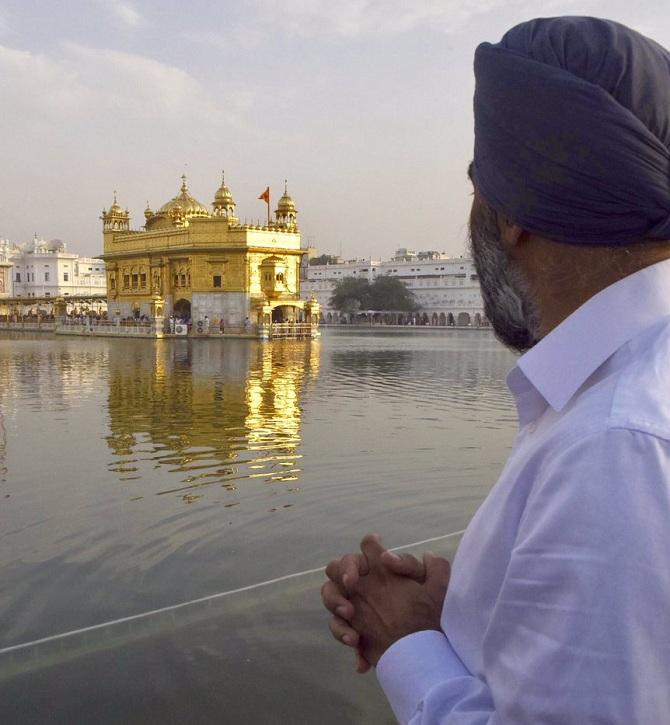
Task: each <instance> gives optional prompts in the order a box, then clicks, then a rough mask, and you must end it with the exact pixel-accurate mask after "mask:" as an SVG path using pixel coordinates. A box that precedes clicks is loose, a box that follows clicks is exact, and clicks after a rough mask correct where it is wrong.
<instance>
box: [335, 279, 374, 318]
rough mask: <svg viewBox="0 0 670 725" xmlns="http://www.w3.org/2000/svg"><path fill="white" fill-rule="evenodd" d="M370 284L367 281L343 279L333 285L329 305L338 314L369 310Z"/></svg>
mask: <svg viewBox="0 0 670 725" xmlns="http://www.w3.org/2000/svg"><path fill="white" fill-rule="evenodd" d="M369 303H370V283H369V282H368V281H367V279H357V278H356V277H345V278H344V279H341V280H339V282H337V284H336V285H335V289H334V290H333V293H332V295H331V296H330V304H331V306H332V307H334V308H335V309H336V310H339V311H340V312H356V311H357V310H369V309H370V305H369Z"/></svg>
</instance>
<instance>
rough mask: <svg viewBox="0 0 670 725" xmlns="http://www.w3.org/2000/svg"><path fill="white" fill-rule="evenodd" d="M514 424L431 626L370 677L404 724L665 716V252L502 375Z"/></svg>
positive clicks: (668, 419)
mask: <svg viewBox="0 0 670 725" xmlns="http://www.w3.org/2000/svg"><path fill="white" fill-rule="evenodd" d="M508 385H509V388H510V390H511V391H512V393H513V395H514V398H515V400H516V405H517V410H518V414H519V423H520V428H519V433H518V436H517V439H516V442H515V445H514V448H513V450H512V453H511V454H510V457H509V459H508V461H507V463H506V465H505V468H504V469H503V472H502V474H501V476H500V479H499V480H498V482H497V483H496V485H495V486H494V487H493V489H492V490H491V493H490V494H489V496H488V497H487V498H486V500H485V501H484V503H483V504H482V506H481V507H480V509H479V511H478V512H477V514H476V515H475V517H474V518H473V520H472V522H471V523H470V525H469V527H468V529H467V531H466V533H465V535H464V536H463V540H462V542H461V544H460V547H459V550H458V554H457V556H456V559H455V561H454V566H453V572H452V578H451V583H450V585H449V590H448V592H447V596H446V599H445V604H444V609H443V612H442V620H441V624H442V630H443V631H425V632H418V633H416V634H412V635H409V636H408V637H404V638H403V639H401V640H399V641H398V642H396V643H395V644H394V645H393V646H392V647H391V648H389V649H388V650H387V651H386V652H385V653H384V655H383V656H382V658H381V660H380V661H379V664H378V666H377V676H378V678H379V681H380V683H381V685H382V688H383V689H384V692H385V694H386V696H387V697H388V699H389V701H390V703H391V706H392V708H393V710H394V712H395V714H396V716H397V718H398V720H399V721H400V722H401V723H413V724H414V725H418V724H419V723H421V724H422V725H432V724H433V723H459V724H463V725H465V724H467V725H475V723H476V724H478V725H483V724H484V723H513V724H514V725H522V724H525V723H528V724H531V723H532V725H539V724H544V723H556V724H557V725H558V724H560V725H570V724H573V723H574V724H575V725H577V724H578V725H590V724H592V723H593V724H595V723H598V724H599V725H603V724H604V723H608V724H609V723H617V724H619V723H621V724H622V725H623V724H625V725H652V724H653V725H659V724H660V723H670V260H668V261H664V262H660V263H658V264H655V265H653V266H650V267H647V268H646V269H643V270H641V271H640V272H637V273H636V274H633V275H631V276H629V277H626V278H625V279H623V280H621V281H619V282H617V283H616V284H614V285H612V286H610V287H608V288H606V289H604V290H603V291H601V292H600V293H598V294H597V295H595V296H594V297H592V298H591V299H590V300H588V301H587V302H586V303H585V304H584V305H582V307H580V308H579V309H578V310H577V311H576V312H574V313H573V314H572V315H570V317H568V318H567V319H566V320H564V321H563V322H562V323H561V324H560V325H559V326H558V327H556V328H555V329H554V330H553V331H552V332H551V333H550V334H549V335H547V336H546V337H545V338H544V339H543V340H542V341H541V342H540V343H538V344H537V345H536V346H535V347H534V348H533V349H531V350H530V351H529V352H527V353H526V354H525V355H523V356H522V357H521V358H519V360H518V363H517V365H516V367H515V368H514V369H513V370H512V371H511V373H510V374H509V376H508Z"/></svg>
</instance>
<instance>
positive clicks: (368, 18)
mask: <svg viewBox="0 0 670 725" xmlns="http://www.w3.org/2000/svg"><path fill="white" fill-rule="evenodd" d="M601 1H602V0H591V3H590V4H591V5H597V4H600V3H601ZM584 4H585V3H584V2H579V0H536V1H535V2H532V3H530V2H529V0H478V1H477V2H473V0H413V2H411V3H409V2H407V1H406V0H349V1H348V2H346V3H333V2H332V0H258V5H259V11H258V16H259V17H261V18H264V19H265V21H266V22H267V23H268V26H269V27H273V28H275V29H276V28H277V27H282V29H283V30H286V31H289V32H291V33H293V34H296V35H300V36H303V37H312V36H336V37H337V36H339V37H344V38H356V37H359V36H366V35H371V34H398V33H403V32H407V31H411V30H414V29H415V28H419V27H431V28H434V29H437V30H440V31H442V32H446V33H455V32H458V31H459V30H462V29H463V27H464V26H465V25H467V24H468V23H469V22H470V21H472V20H473V19H474V18H475V17H478V16H482V15H485V14H487V13H490V12H492V11H494V10H497V9H503V8H504V9H507V10H509V9H510V8H511V7H514V6H516V7H519V8H524V7H526V8H527V9H528V10H529V12H530V13H532V14H533V15H540V14H542V13H547V12H549V11H553V10H556V9H559V8H562V9H563V10H565V9H566V8H568V7H571V6H574V5H580V6H583V5H584ZM586 4H589V2H588V0H586Z"/></svg>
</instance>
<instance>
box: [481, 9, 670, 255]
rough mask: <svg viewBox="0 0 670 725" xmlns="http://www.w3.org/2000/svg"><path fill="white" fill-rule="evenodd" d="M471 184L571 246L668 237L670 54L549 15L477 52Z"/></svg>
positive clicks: (622, 34) (627, 34)
mask: <svg viewBox="0 0 670 725" xmlns="http://www.w3.org/2000/svg"><path fill="white" fill-rule="evenodd" d="M475 79H476V86H475V99H474V111H475V156H474V164H473V176H474V181H475V184H476V185H477V188H478V189H479V191H480V192H481V194H482V196H483V197H484V198H485V199H486V201H487V202H488V203H489V204H490V205H491V206H492V207H493V208H494V209H495V210H496V211H498V212H499V213H502V214H504V215H506V216H508V217H509V218H510V219H511V220H512V221H513V222H514V223H516V224H519V225H521V226H523V227H524V228H526V229H528V230H529V231H532V232H534V233H537V234H541V235H542V236H545V237H549V238H550V239H554V240H556V241H558V242H565V243H568V244H592V245H623V244H628V243H631V242H638V241H642V240H644V239H658V240H670V53H668V51H667V50H665V49H664V48H663V47H661V46H660V45H658V44H657V43H655V42H654V41H652V40H650V39H649V38H646V37H644V36H643V35H640V34H639V33H637V32H635V31H633V30H630V29H629V28H626V27H625V26H623V25H620V24H618V23H614V22H612V21H609V20H600V19H597V18H586V17H562V18H542V19H538V20H531V21H529V22H527V23H522V24H521V25H518V26H516V27H514V28H512V29H511V30H510V31H509V32H507V33H506V34H505V36H504V37H503V39H502V40H501V41H500V43H497V44H495V45H493V44H490V43H482V44H481V45H480V46H479V47H478V48H477V51H476V53H475Z"/></svg>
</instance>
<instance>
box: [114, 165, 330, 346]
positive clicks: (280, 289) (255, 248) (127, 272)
mask: <svg viewBox="0 0 670 725" xmlns="http://www.w3.org/2000/svg"><path fill="white" fill-rule="evenodd" d="M263 198H264V197H263ZM235 208H236V204H235V201H234V199H233V195H232V193H231V191H230V189H229V188H228V186H226V183H225V178H222V181H221V186H220V187H219V188H218V190H217V191H216V193H215V194H214V200H213V203H212V209H211V211H210V210H209V209H208V208H207V207H206V206H205V205H204V204H202V203H200V202H199V201H198V200H197V199H195V198H194V197H193V196H192V195H191V194H190V193H189V189H188V185H187V180H186V176H182V184H181V188H180V191H179V193H178V194H177V195H176V196H175V197H174V198H172V199H170V201H168V202H167V203H165V204H163V206H161V207H160V208H158V210H156V211H154V210H152V209H151V208H150V207H149V205H148V204H147V208H146V210H145V212H144V217H145V225H144V228H143V229H142V230H132V229H131V228H130V214H129V212H128V210H127V209H126V210H124V209H122V207H121V206H120V205H119V203H118V202H117V198H116V192H115V193H114V202H113V203H112V205H111V206H110V207H109V209H103V211H102V216H101V217H100V218H101V221H102V226H103V238H104V253H103V254H102V255H101V257H102V259H104V260H105V265H106V269H107V300H108V313H109V316H110V318H112V319H114V318H115V317H116V318H121V319H124V318H139V317H147V318H151V319H153V320H156V321H157V322H159V321H160V320H164V321H165V323H166V329H167V320H168V319H169V318H170V317H176V318H181V319H184V320H192V321H193V323H194V324H198V325H200V324H202V321H205V320H206V322H207V326H208V327H209V328H210V329H216V330H218V329H219V328H220V329H222V330H223V329H225V330H226V331H228V330H233V331H234V330H244V331H247V332H251V333H253V332H255V331H259V332H260V331H262V330H264V329H265V330H267V329H269V328H270V327H271V326H272V325H277V324H282V323H288V324H291V325H294V324H295V325H297V324H299V323H303V324H307V325H314V327H316V325H317V324H318V319H319V307H318V303H317V302H316V300H309V301H305V300H301V299H300V267H301V259H302V257H303V255H305V254H306V253H307V252H306V250H304V249H302V248H301V243H300V231H299V229H298V222H297V216H298V211H297V209H296V206H295V203H294V201H293V199H292V198H291V197H290V196H289V194H288V189H287V187H286V185H285V187H284V194H283V196H282V197H281V198H280V199H279V202H278V204H277V209H276V211H275V215H274V219H271V218H270V215H269V214H268V221H267V223H266V224H255V225H254V224H246V223H244V224H241V223H240V220H239V219H238V217H237V216H236V211H235ZM268 208H269V203H268Z"/></svg>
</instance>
